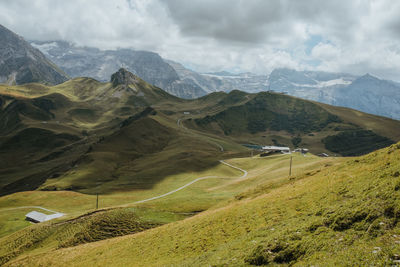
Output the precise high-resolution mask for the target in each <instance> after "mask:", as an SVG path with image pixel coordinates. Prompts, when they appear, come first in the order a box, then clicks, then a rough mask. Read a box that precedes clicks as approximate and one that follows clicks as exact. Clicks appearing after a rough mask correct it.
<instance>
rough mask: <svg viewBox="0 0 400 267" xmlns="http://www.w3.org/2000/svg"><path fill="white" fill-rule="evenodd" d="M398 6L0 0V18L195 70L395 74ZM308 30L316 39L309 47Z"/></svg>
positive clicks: (27, 30)
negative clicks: (161, 58)
mask: <svg viewBox="0 0 400 267" xmlns="http://www.w3.org/2000/svg"><path fill="white" fill-rule="evenodd" d="M398 14H400V2H398V1H391V0H365V1H361V0H358V1H347V0H337V1H319V0H304V1H296V0H271V1H263V0H252V1H244V0H219V1H212V0H191V1H186V0H130V1H129V0H113V1H108V0H70V1H62V0H35V1H31V0H14V1H6V0H0V23H1V24H3V25H4V26H6V27H8V28H10V29H11V30H13V31H15V32H16V33H18V34H20V35H22V36H24V37H25V38H26V39H38V40H54V39H63V40H67V41H71V42H75V43H77V44H78V45H87V46H95V47H98V48H101V49H114V48H118V47H130V48H134V49H142V50H150V51H155V52H158V53H160V54H161V55H162V56H164V57H166V58H169V59H172V60H176V61H178V62H183V63H185V64H186V65H189V66H191V67H193V68H195V69H196V70H199V71H214V70H222V69H226V70H236V71H253V72H257V73H269V72H270V71H271V70H272V69H273V68H276V67H290V68H296V69H318V70H326V71H348V72H352V73H356V74H363V73H366V72H369V73H373V74H376V75H379V76H380V77H383V78H388V79H394V80H400V77H399V73H400V63H399V62H400V60H399V57H400V48H399V43H400V42H399V41H400V16H398ZM311 36H320V37H321V39H322V41H321V42H319V43H317V44H313V45H314V47H308V46H309V44H307V40H309V39H310V37H311ZM309 50H310V51H311V53H308V52H307V51H309ZM307 62H313V63H307ZM315 62H318V64H316V63H315Z"/></svg>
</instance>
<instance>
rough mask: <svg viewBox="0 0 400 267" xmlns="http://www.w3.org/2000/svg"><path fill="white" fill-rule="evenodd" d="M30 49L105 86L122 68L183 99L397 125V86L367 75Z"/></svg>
mask: <svg viewBox="0 0 400 267" xmlns="http://www.w3.org/2000/svg"><path fill="white" fill-rule="evenodd" d="M31 44H32V45H33V46H34V47H36V48H38V49H39V50H41V51H42V52H43V53H44V54H45V55H46V56H48V57H49V58H50V59H51V60H52V61H53V62H55V63H56V64H57V65H58V66H60V68H61V69H63V70H64V71H65V72H66V73H67V74H68V75H70V76H71V77H79V76H87V77H92V78H94V79H97V80H99V81H106V80H107V79H108V77H110V75H111V74H112V73H113V72H115V71H116V70H117V69H118V68H119V67H124V68H126V69H128V70H129V71H131V72H132V73H134V74H136V75H138V76H139V77H142V78H143V79H144V80H145V81H147V82H149V83H151V84H153V85H155V86H158V87H160V88H162V89H164V90H165V91H167V92H169V93H171V94H173V95H175V96H178V97H182V98H189V99H190V98H197V97H201V96H204V95H206V94H208V93H211V92H219V91H223V92H230V91H232V90H241V91H245V92H249V93H257V92H263V91H270V90H272V91H275V92H284V93H287V94H289V95H293V96H297V97H301V98H304V99H309V100H315V101H318V102H322V103H326V104H330V105H336V106H343V107H349V108H354V109H357V110H360V111H363V112H367V113H371V114H375V115H380V116H385V117H389V118H393V119H400V85H399V84H398V83H396V82H393V81H388V80H382V79H379V78H377V77H374V76H372V75H370V74H366V75H364V76H356V75H352V74H348V73H330V72H321V71H296V70H292V69H275V70H273V71H272V72H271V73H270V74H269V75H257V74H253V73H240V74H233V73H229V72H215V73H198V72H195V71H193V70H190V69H188V68H185V67H184V66H183V65H182V64H180V63H177V62H174V61H171V60H166V59H163V58H161V57H160V56H159V55H158V54H156V53H152V52H146V51H135V50H132V49H117V50H105V51H103V50H99V49H97V48H93V47H77V46H75V45H73V44H70V43H67V42H61V41H47V42H38V41H31Z"/></svg>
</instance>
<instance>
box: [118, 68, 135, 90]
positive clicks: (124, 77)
mask: <svg viewBox="0 0 400 267" xmlns="http://www.w3.org/2000/svg"><path fill="white" fill-rule="evenodd" d="M138 82H139V78H138V77H137V76H136V75H134V74H132V73H130V72H129V71H127V70H126V69H124V68H120V69H119V70H118V71H117V72H116V73H114V74H113V75H111V83H112V84H113V86H114V87H115V86H118V85H125V86H128V85H130V84H136V83H138Z"/></svg>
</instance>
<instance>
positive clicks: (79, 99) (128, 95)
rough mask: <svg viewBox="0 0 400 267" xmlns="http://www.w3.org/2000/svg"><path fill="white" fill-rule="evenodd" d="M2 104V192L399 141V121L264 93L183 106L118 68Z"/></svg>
mask: <svg viewBox="0 0 400 267" xmlns="http://www.w3.org/2000/svg"><path fill="white" fill-rule="evenodd" d="M0 106H1V109H0V119H1V120H0V156H1V157H2V158H4V159H5V160H3V161H2V162H0V195H6V194H10V193H13V192H18V191H23V190H36V189H40V190H74V191H79V192H83V193H90V194H94V193H106V192H109V193H111V192H116V191H119V190H137V189H149V188H151V187H153V186H154V185H155V184H157V183H159V182H160V181H162V180H163V179H165V178H166V177H168V176H170V175H177V174H181V173H187V172H193V171H195V172H198V171H201V170H205V169H212V168H213V167H215V166H216V164H217V162H218V160H219V159H222V158H231V157H234V156H238V155H249V153H250V151H249V150H248V149H247V148H245V147H243V146H242V145H241V144H257V145H285V146H290V147H292V148H294V147H306V148H309V149H310V151H311V152H312V153H314V154H318V153H321V152H325V153H328V154H337V155H344V156H352V155H360V154H365V153H368V152H370V151H372V150H374V149H379V148H382V147H384V146H387V145H390V144H392V143H393V142H394V141H398V140H400V122H399V121H394V120H390V119H385V118H381V117H377V116H372V115H369V114H364V113H361V112H358V113H354V112H353V111H351V110H349V109H343V108H337V107H331V106H327V105H322V104H319V103H314V102H310V101H305V100H302V99H297V98H294V97H290V96H287V95H282V94H276V93H268V92H266V93H258V94H248V93H244V92H241V91H237V90H236V91H232V92H230V93H229V94H226V93H213V94H210V95H208V96H205V97H202V98H199V99H195V100H183V99H179V98H177V97H174V96H171V95H169V94H168V93H166V92H165V91H163V90H161V89H159V88H157V87H154V86H151V85H149V84H148V83H146V82H144V81H143V80H141V79H140V78H139V77H137V76H135V75H133V74H131V73H129V72H127V71H126V70H124V69H121V70H120V71H119V72H117V73H115V74H114V75H113V77H112V79H111V82H109V83H101V82H98V81H96V80H93V79H91V78H76V79H73V80H69V81H67V82H65V83H63V84H60V85H57V86H45V85H40V84H27V85H24V86H7V85H0ZM243 153H245V154H243Z"/></svg>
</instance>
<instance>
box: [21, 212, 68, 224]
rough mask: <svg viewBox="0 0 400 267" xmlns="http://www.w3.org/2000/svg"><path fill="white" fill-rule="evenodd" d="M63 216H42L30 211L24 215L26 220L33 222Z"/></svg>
mask: <svg viewBox="0 0 400 267" xmlns="http://www.w3.org/2000/svg"><path fill="white" fill-rule="evenodd" d="M61 216H64V213H58V212H57V213H54V214H50V215H47V214H44V213H41V212H38V211H31V212H29V213H27V214H26V215H25V217H26V219H27V220H29V221H33V222H45V221H49V220H52V219H55V218H59V217H61Z"/></svg>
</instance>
